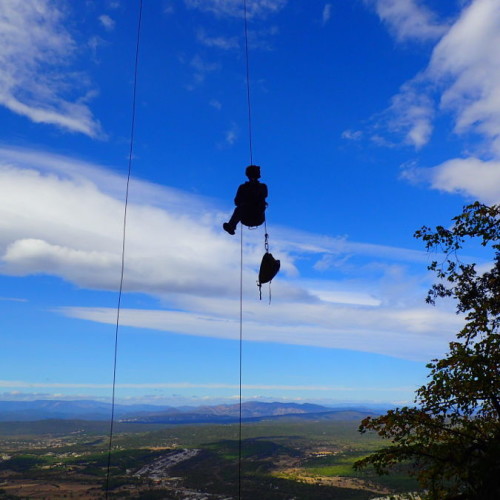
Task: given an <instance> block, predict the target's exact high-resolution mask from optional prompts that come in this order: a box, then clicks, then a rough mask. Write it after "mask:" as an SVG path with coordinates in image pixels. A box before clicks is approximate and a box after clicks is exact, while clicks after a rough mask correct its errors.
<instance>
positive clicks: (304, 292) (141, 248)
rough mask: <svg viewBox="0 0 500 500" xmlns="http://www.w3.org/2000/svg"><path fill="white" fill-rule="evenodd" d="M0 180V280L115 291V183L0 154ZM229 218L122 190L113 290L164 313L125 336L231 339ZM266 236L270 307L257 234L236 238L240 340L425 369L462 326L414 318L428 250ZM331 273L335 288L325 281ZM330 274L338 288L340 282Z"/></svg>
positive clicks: (69, 163) (181, 200)
mask: <svg viewBox="0 0 500 500" xmlns="http://www.w3.org/2000/svg"><path fill="white" fill-rule="evenodd" d="M0 183H1V185H2V187H3V195H2V197H0V272H1V273H2V274H7V275H13V276H27V275H33V274H50V275H53V276H58V277H60V278H62V279H65V280H67V281H69V282H72V283H74V284H75V285H77V286H80V287H84V288H87V289H99V290H112V291H116V290H117V289H118V284H119V279H120V262H121V244H122V239H121V238H122V218H123V208H124V207H123V197H124V190H125V179H124V178H123V177H121V176H119V175H116V174H113V173H112V172H109V171H107V170H105V169H103V168H100V167H99V166H96V165H91V164H87V163H84V162H81V161H76V160H73V159H71V158H66V157H61V156H57V155H50V154H47V153H44V152H43V151H29V150H19V149H7V148H3V149H2V148H0ZM229 211H230V209H229V208H228V209H227V211H224V213H223V212H221V211H220V210H219V209H218V208H217V207H216V205H215V204H214V203H213V202H211V201H210V200H208V199H204V198H202V197H199V196H193V195H191V194H188V193H184V192H181V191H177V190H174V189H171V188H167V187H161V186H156V185H153V184H150V183H147V182H144V181H139V180H137V179H132V182H131V191H130V203H129V210H128V219H127V220H128V223H127V240H126V259H125V280H124V290H125V292H140V293H145V294H148V295H151V296H153V297H156V298H158V299H159V300H160V301H161V303H162V304H163V307H164V308H165V310H163V309H159V310H152V311H151V310H147V311H145V310H123V313H122V324H123V325H129V326H134V327H137V328H154V329H157V330H160V331H171V332H175V333H180V334H187V335H203V336H210V337H218V338H228V339H233V338H235V335H237V333H238V328H237V323H238V317H237V316H238V310H239V308H238V301H239V271H240V247H239V239H238V238H231V237H230V236H228V235H227V234H226V233H225V232H224V231H222V229H221V224H222V222H223V221H224V220H227V217H228V215H229ZM272 236H273V240H272V252H273V254H275V255H276V256H277V257H278V258H280V260H281V262H282V270H281V271H280V274H279V276H278V278H277V279H276V280H274V282H273V284H272V289H273V304H272V308H270V307H268V305H267V302H266V301H265V300H263V301H262V302H259V301H258V300H257V287H256V279H257V269H258V266H259V263H260V259H261V257H262V237H263V235H262V231H261V230H259V231H246V232H245V245H244V267H243V283H244V287H243V294H244V295H243V296H244V302H245V306H244V314H245V337H246V338H247V339H248V340H253V341H261V342H280V343H288V344H297V345H312V346H318V347H328V348H340V349H353V350H359V351H364V352H377V353H383V354H388V355H393V356H399V357H403V358H409V359H428V358H429V357H430V356H434V355H438V354H440V353H441V352H442V351H443V350H444V349H445V348H446V344H447V339H448V338H449V337H450V336H451V335H452V334H454V333H456V331H457V330H458V328H459V325H460V319H459V318H457V317H456V316H455V315H454V314H453V313H452V312H446V311H442V310H438V309H433V308H430V307H425V306H423V307H421V304H422V302H423V297H424V295H425V291H426V289H427V287H428V284H427V283H426V282H425V281H426V280H425V278H424V277H423V276H424V275H425V274H424V273H425V264H426V263H427V259H428V257H427V255H426V253H425V252H420V251H414V250H407V249H400V248H394V247H387V246H380V245H373V244H369V243H358V242H351V241H349V240H348V239H347V238H334V237H326V236H321V235H314V234H308V233H304V232H300V231H295V230H292V229H287V228H282V227H273V234H272ZM301 259H306V260H309V261H310V262H311V264H312V266H311V267H312V269H313V271H312V272H313V276H314V278H310V277H309V278H307V279H304V278H303V277H301V271H300V269H299V267H298V262H299V261H300V260H301ZM315 262H316V263H318V265H317V266H315ZM384 262H385V263H386V264H385V265H382V263H384ZM396 262H397V263H398V265H397V266H396V264H395V263H396ZM413 263H416V264H417V265H418V268H419V269H421V271H419V273H420V274H418V275H416V276H413V277H412V274H411V272H410V271H409V269H408V268H407V267H408V266H411V265H412V264H413ZM332 266H337V267H336V268H335V275H336V276H337V278H336V279H335V280H334V279H332V278H331V277H329V276H330V275H329V274H328V273H329V272H330V269H331V268H332ZM315 267H316V270H314V268H315ZM396 268H397V269H396ZM339 272H344V273H347V277H346V278H345V279H344V278H343V279H340V278H338V275H339V274H338V273H339ZM416 295H418V297H416ZM264 296H265V291H264ZM59 312H63V313H64V314H67V315H69V316H72V317H76V318H82V319H88V320H91V321H97V322H104V323H108V322H113V321H115V314H116V311H114V310H112V309H103V308H94V307H89V308H82V307H72V308H66V309H61V310H59ZM415 346H418V348H415Z"/></svg>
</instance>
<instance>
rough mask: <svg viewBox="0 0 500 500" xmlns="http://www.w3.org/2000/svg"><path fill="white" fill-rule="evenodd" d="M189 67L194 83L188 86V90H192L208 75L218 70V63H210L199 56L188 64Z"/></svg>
mask: <svg viewBox="0 0 500 500" xmlns="http://www.w3.org/2000/svg"><path fill="white" fill-rule="evenodd" d="M189 66H190V67H191V68H192V69H193V70H194V75H193V80H194V83H193V84H191V85H189V86H188V90H193V89H194V88H195V87H197V86H198V85H201V84H202V83H203V82H204V81H205V78H206V77H207V75H208V74H210V73H213V72H214V71H217V70H218V69H219V68H220V64H219V63H210V62H207V61H205V60H204V59H202V58H201V57H200V56H199V55H196V56H194V57H193V58H192V59H191V61H190V62H189Z"/></svg>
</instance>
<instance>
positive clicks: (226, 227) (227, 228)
mask: <svg viewBox="0 0 500 500" xmlns="http://www.w3.org/2000/svg"><path fill="white" fill-rule="evenodd" d="M222 228H223V229H224V231H226V233H229V234H233V235H234V233H235V228H234V227H233V226H231V224H229V222H224V224H222Z"/></svg>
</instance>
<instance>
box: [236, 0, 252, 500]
mask: <svg viewBox="0 0 500 500" xmlns="http://www.w3.org/2000/svg"><path fill="white" fill-rule="evenodd" d="M243 18H244V26H245V65H246V82H247V108H248V150H249V153H250V165H253V142H252V101H251V98H250V58H249V51H248V10H247V0H243ZM239 368H240V370H239V371H240V380H239V388H240V393H239V428H238V429H239V433H238V498H239V499H241V494H242V451H243V449H242V447H243V440H242V437H243V436H242V428H243V407H242V394H243V391H242V386H243V224H240V367H239Z"/></svg>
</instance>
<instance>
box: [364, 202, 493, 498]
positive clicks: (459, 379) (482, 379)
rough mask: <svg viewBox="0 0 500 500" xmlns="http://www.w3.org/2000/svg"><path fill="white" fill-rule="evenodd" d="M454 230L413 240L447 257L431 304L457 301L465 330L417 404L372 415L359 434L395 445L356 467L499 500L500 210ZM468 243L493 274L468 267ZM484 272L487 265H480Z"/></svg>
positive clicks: (431, 490) (433, 368) (462, 220)
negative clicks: (400, 473)
mask: <svg viewBox="0 0 500 500" xmlns="http://www.w3.org/2000/svg"><path fill="white" fill-rule="evenodd" d="M452 221H453V224H452V226H451V228H450V229H447V228H445V227H442V226H437V227H436V228H435V229H434V230H431V229H430V228H428V227H425V226H424V227H422V228H421V229H420V230H419V231H417V232H416V233H415V237H417V238H420V239H422V240H423V241H424V242H425V245H426V248H427V250H428V251H430V250H434V251H439V252H440V253H441V255H444V258H443V259H442V260H441V262H438V261H437V260H435V261H433V262H432V264H431V265H430V266H429V269H430V270H431V271H434V272H435V273H436V275H437V278H438V282H437V283H436V284H434V285H433V286H432V288H431V289H430V290H429V293H428V296H427V299H426V300H427V302H428V303H430V304H434V303H435V301H436V299H440V298H445V297H451V298H453V299H455V300H456V304H457V306H456V310H457V313H460V314H463V315H464V316H465V326H464V327H463V329H462V330H461V331H460V332H459V333H458V334H457V336H456V340H455V341H453V342H451V343H450V345H449V351H448V353H447V354H446V356H445V357H444V358H443V359H439V360H433V361H432V362H431V363H429V364H428V365H427V367H428V368H429V370H430V372H429V375H428V379H429V381H428V383H427V384H425V385H424V386H422V387H421V388H420V389H418V390H417V392H416V396H415V401H414V406H412V407H409V406H405V407H403V408H397V409H395V410H390V411H388V412H387V413H386V414H385V415H382V416H380V417H377V418H371V417H368V418H366V419H364V420H363V421H362V423H361V425H360V428H359V430H360V432H362V433H364V432H366V431H369V430H371V431H375V432H377V433H378V434H379V435H380V436H381V437H383V438H386V439H389V440H390V441H391V445H389V446H387V447H384V448H382V449H380V450H379V451H377V452H375V453H374V454H372V455H370V456H368V457H366V458H364V459H362V460H359V461H358V462H356V464H355V467H356V468H357V469H362V468H364V467H367V466H373V467H374V468H375V470H376V472H377V473H379V474H385V473H388V472H389V471H390V470H391V468H392V467H393V466H395V465H396V464H398V463H407V464H409V466H410V473H411V474H412V475H414V476H415V477H416V478H417V479H418V481H419V483H420V485H421V486H422V488H423V489H424V490H425V491H426V493H425V496H426V498H428V499H439V500H441V499H449V500H451V499H481V500H489V499H491V500H497V499H499V498H500V205H493V206H491V207H490V206H486V205H483V204H481V203H479V202H475V203H473V204H471V205H467V206H466V207H464V210H463V212H462V214H460V215H458V216H457V217H454V218H453V219H452ZM468 240H472V241H478V242H479V243H480V244H481V245H482V246H483V247H486V248H487V249H489V250H491V251H492V253H493V255H492V257H493V261H492V264H491V267H490V268H489V270H487V271H484V269H482V268H480V269H478V268H477V266H476V264H473V263H465V262H462V261H461V260H460V258H459V251H460V250H461V249H463V248H464V245H465V244H466V243H467V242H468ZM481 267H482V266H481Z"/></svg>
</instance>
